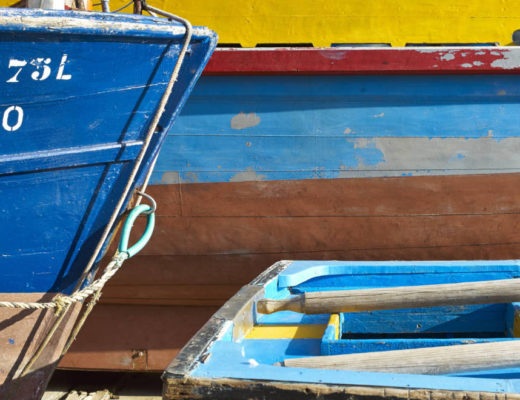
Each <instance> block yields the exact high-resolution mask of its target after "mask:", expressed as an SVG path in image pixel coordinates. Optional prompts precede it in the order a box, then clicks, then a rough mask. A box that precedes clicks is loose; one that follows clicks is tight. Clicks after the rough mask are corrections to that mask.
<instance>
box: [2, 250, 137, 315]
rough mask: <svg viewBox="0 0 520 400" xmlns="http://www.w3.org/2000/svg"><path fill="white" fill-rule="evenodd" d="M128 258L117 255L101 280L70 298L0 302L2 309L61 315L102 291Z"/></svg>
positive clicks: (58, 296) (126, 254)
mask: <svg viewBox="0 0 520 400" xmlns="http://www.w3.org/2000/svg"><path fill="white" fill-rule="evenodd" d="M127 258H128V253H126V252H122V253H119V254H117V255H115V256H114V257H113V258H112V260H111V261H110V262H109V263H108V265H107V267H106V268H105V271H104V272H103V275H101V277H100V278H99V279H96V280H95V281H94V282H92V283H91V284H90V285H88V286H86V287H85V288H83V289H81V290H78V291H76V292H74V293H73V294H71V295H70V296H66V295H62V294H58V295H57V296H56V297H55V298H54V300H52V301H50V302H46V303H37V302H34V303H31V302H22V301H0V307H6V308H22V309H39V310H42V309H50V308H55V309H56V314H60V313H61V311H62V310H63V309H64V308H65V306H67V305H70V304H72V303H76V302H80V301H84V300H85V299H86V298H88V297H89V296H91V295H92V294H94V293H96V292H97V291H99V290H101V289H102V288H103V286H105V284H106V283H107V282H108V281H109V280H110V278H112V277H113V276H114V275H115V273H116V272H117V271H118V270H119V269H120V268H121V267H122V266H123V263H124V262H125V260H126V259H127Z"/></svg>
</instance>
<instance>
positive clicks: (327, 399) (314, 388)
mask: <svg viewBox="0 0 520 400" xmlns="http://www.w3.org/2000/svg"><path fill="white" fill-rule="evenodd" d="M163 381H164V386H163V387H164V390H163V394H164V399H165V400H179V399H183V398H198V399H214V400H242V399H251V400H264V399H265V394H266V393H269V399H271V400H300V399H302V398H317V397H319V398H320V399H323V400H337V399H338V398H340V399H345V398H347V399H351V400H366V399H371V400H445V399H451V400H518V399H520V395H518V394H515V393H504V392H479V391H467V390H431V389H420V388H410V387H408V388H395V387H384V386H383V387H381V386H379V387H377V386H350V385H348V386H347V385H326V384H317V383H293V382H272V381H271V382H262V381H259V380H247V379H231V378H218V379H215V378H188V379H187V378H186V377H185V376H183V377H178V376H172V375H170V374H168V372H166V374H165V375H164V376H163Z"/></svg>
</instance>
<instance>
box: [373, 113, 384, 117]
mask: <svg viewBox="0 0 520 400" xmlns="http://www.w3.org/2000/svg"><path fill="white" fill-rule="evenodd" d="M384 116H385V113H384V112H382V113H381V114H376V115H374V118H383V117H384Z"/></svg>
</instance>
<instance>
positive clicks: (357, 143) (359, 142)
mask: <svg viewBox="0 0 520 400" xmlns="http://www.w3.org/2000/svg"><path fill="white" fill-rule="evenodd" d="M372 143H373V140H372V139H366V138H361V139H356V140H354V148H355V149H367V148H368V147H369V145H370V144H372Z"/></svg>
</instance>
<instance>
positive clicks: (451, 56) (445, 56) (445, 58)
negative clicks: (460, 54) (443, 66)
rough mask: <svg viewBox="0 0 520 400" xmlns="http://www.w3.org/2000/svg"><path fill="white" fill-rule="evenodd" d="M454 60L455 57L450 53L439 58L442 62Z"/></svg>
mask: <svg viewBox="0 0 520 400" xmlns="http://www.w3.org/2000/svg"><path fill="white" fill-rule="evenodd" d="M454 58H455V55H454V54H451V53H447V54H444V55H443V56H441V60H443V61H450V60H453V59H454Z"/></svg>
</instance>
